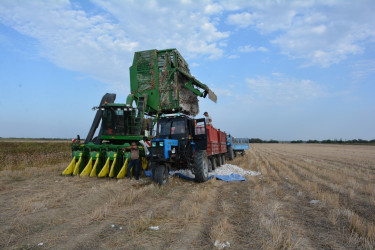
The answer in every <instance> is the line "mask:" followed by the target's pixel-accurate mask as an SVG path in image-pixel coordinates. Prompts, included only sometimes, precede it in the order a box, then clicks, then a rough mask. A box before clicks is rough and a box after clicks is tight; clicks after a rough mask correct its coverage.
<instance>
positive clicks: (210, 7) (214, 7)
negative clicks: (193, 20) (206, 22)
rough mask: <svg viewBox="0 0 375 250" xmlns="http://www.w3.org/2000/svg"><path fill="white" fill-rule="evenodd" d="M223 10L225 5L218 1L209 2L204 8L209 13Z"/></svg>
mask: <svg viewBox="0 0 375 250" xmlns="http://www.w3.org/2000/svg"><path fill="white" fill-rule="evenodd" d="M222 10H223V6H221V5H220V4H218V3H213V4H208V5H207V6H206V7H205V8H204V12H205V13H207V14H210V15H212V14H218V13H221V12H222Z"/></svg>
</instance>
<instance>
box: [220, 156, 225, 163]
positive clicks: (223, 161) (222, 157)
mask: <svg viewBox="0 0 375 250" xmlns="http://www.w3.org/2000/svg"><path fill="white" fill-rule="evenodd" d="M221 163H222V164H223V165H224V164H225V155H224V154H222V155H221Z"/></svg>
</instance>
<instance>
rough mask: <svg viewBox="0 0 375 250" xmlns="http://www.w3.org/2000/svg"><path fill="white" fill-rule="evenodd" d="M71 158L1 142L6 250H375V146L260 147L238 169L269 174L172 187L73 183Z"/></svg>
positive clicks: (47, 147)
mask: <svg viewBox="0 0 375 250" xmlns="http://www.w3.org/2000/svg"><path fill="white" fill-rule="evenodd" d="M25 143H26V144H25ZM27 143H29V144H27ZM36 148H37V149H38V150H35V149H36ZM70 160H71V159H70V147H69V143H66V142H61V143H59V142H49V143H43V142H0V162H1V163H2V165H1V166H0V248H1V249H4V248H5V249H7V248H8V249H14V248H26V249H28V248H54V249H95V248H121V249H124V248H127V249H132V248H138V249H196V248H199V249H214V248H223V247H230V248H233V249H281V248H288V249H306V248H307V249H332V248H334V249H342V248H348V249H355V248H364V249H373V248H374V244H375V212H374V211H375V147H374V146H358V145H355V146H350V145H307V144H252V145H251V146H250V150H249V151H248V152H247V154H246V155H245V156H244V157H238V158H236V159H235V160H234V161H232V162H230V164H234V165H237V166H240V167H241V168H243V169H246V170H253V171H259V172H261V176H253V177H250V176H248V177H247V179H248V181H245V182H223V181H219V180H214V179H212V180H210V181H208V182H206V183H201V184H197V183H194V182H191V181H186V180H182V179H179V178H177V177H173V178H171V179H170V183H169V185H168V186H166V187H162V188H159V187H158V186H155V185H154V184H152V182H151V180H150V179H148V178H146V177H142V178H141V180H140V181H135V180H123V179H122V180H115V179H108V178H107V179H97V178H82V177H81V178H80V177H63V176H61V175H60V173H61V171H62V170H64V168H65V167H66V166H67V164H68V163H69V161H70ZM150 227H154V229H156V227H158V228H157V229H158V230H154V229H152V228H150ZM215 243H216V246H215Z"/></svg>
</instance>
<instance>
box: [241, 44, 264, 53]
mask: <svg viewBox="0 0 375 250" xmlns="http://www.w3.org/2000/svg"><path fill="white" fill-rule="evenodd" d="M238 51H239V52H255V51H260V52H267V51H268V49H267V48H265V47H258V48H255V47H253V46H251V45H250V44H249V45H245V46H240V47H239V48H238Z"/></svg>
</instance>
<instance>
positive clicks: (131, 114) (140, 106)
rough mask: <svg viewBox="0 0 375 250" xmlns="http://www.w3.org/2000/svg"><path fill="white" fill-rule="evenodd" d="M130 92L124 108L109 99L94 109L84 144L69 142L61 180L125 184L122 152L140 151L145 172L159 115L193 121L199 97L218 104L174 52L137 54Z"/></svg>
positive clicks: (126, 157) (108, 96)
mask: <svg viewBox="0 0 375 250" xmlns="http://www.w3.org/2000/svg"><path fill="white" fill-rule="evenodd" d="M130 90H131V93H130V94H129V95H128V97H127V99H126V103H125V104H124V103H122V104H121V103H115V99H116V95H115V94H109V93H107V94H105V95H104V96H103V98H102V100H101V102H100V104H99V106H97V107H94V108H93V110H96V115H95V118H94V121H93V123H92V125H91V128H90V131H89V133H88V135H87V136H86V139H85V141H84V143H81V140H80V138H79V136H78V138H77V139H76V140H73V143H72V156H73V159H72V161H71V163H70V164H69V166H68V167H67V168H66V169H65V170H64V171H63V173H62V174H63V175H80V176H90V177H116V178H123V177H124V176H125V174H126V171H127V163H128V161H129V158H130V152H126V151H125V152H123V148H124V147H129V146H130V144H131V143H132V142H136V143H137V145H138V147H139V148H140V153H141V163H142V168H143V169H146V168H147V167H148V162H147V160H146V156H147V155H148V153H149V152H148V147H149V141H150V139H151V136H152V134H153V128H154V126H155V124H156V123H157V120H158V117H159V116H160V115H161V114H171V113H178V112H181V113H185V114H188V115H191V116H195V115H197V114H198V112H199V106H198V98H197V97H198V96H199V97H206V96H208V97H209V98H210V99H211V100H212V101H214V102H216V100H217V97H216V95H215V94H214V93H213V92H212V91H211V90H210V89H209V88H208V87H207V85H205V84H203V83H201V82H200V81H198V80H197V79H196V78H195V77H194V76H192V75H191V74H190V70H189V66H188V64H187V62H186V61H185V59H184V58H183V57H182V56H181V55H180V53H179V52H178V51H177V49H167V50H156V49H155V50H147V51H139V52H135V54H134V59H133V65H132V66H131V67H130ZM99 127H100V128H99ZM98 128H99V129H98Z"/></svg>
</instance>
